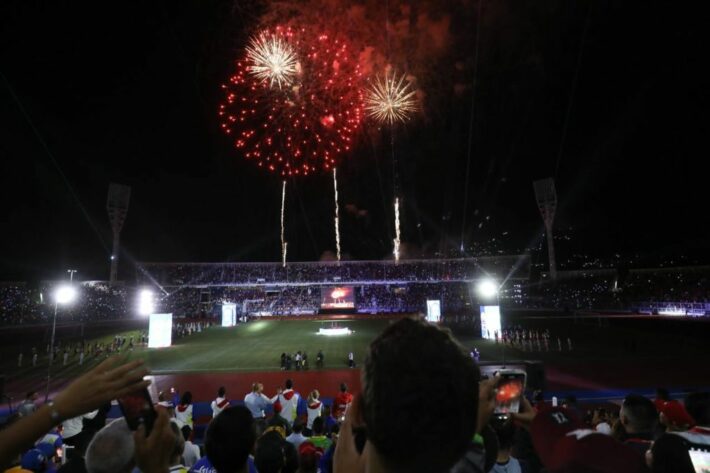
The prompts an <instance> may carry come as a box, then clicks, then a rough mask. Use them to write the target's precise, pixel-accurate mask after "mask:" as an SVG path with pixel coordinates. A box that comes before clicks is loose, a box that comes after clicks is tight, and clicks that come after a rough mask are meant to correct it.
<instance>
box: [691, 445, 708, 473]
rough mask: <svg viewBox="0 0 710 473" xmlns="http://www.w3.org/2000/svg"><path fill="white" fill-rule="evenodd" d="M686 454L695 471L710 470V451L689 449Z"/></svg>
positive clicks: (703, 472) (699, 472)
mask: <svg viewBox="0 0 710 473" xmlns="http://www.w3.org/2000/svg"><path fill="white" fill-rule="evenodd" d="M688 454H689V455H690V461H691V462H692V463H693V468H695V471H696V473H701V472H702V473H708V472H710V451H707V450H695V449H690V450H688Z"/></svg>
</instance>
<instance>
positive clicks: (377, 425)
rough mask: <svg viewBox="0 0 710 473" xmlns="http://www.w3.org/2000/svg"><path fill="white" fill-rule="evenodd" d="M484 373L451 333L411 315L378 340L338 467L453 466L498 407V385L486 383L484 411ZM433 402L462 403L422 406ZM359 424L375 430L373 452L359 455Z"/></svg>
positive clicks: (344, 432)
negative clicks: (495, 392)
mask: <svg viewBox="0 0 710 473" xmlns="http://www.w3.org/2000/svg"><path fill="white" fill-rule="evenodd" d="M413 354H416V356H413ZM479 378H480V374H479V371H478V368H477V367H476V365H475V364H474V362H473V360H471V358H470V357H469V356H467V355H466V353H465V352H464V351H463V349H462V347H461V346H460V345H459V344H458V343H457V342H456V341H455V340H454V339H453V338H452V336H451V334H450V333H449V332H448V331H445V330H442V329H440V328H439V327H437V326H434V325H431V324H428V323H425V322H422V321H418V320H413V319H409V318H406V319H401V320H399V321H397V322H395V323H393V324H392V325H390V326H389V327H387V328H386V329H385V330H384V332H383V333H382V334H380V335H379V336H378V337H377V338H376V339H375V340H374V341H373V342H372V343H371V345H370V349H369V353H368V355H367V357H366V359H365V364H364V368H363V397H362V398H361V401H358V402H354V403H353V404H352V406H351V408H350V409H349V410H348V414H347V415H346V418H345V423H344V424H343V427H342V429H341V430H340V434H339V438H338V444H337V450H336V454H335V464H334V466H335V470H336V471H338V472H339V473H342V472H347V471H362V470H363V469H364V468H365V466H366V464H367V468H368V469H370V470H371V471H372V470H373V469H379V470H380V471H408V472H427V473H438V472H446V471H448V470H449V469H450V468H451V467H452V466H453V465H454V464H455V463H456V462H457V461H458V460H459V459H460V458H461V457H462V456H463V455H464V453H465V452H466V451H467V449H468V447H469V445H470V444H471V439H472V438H474V434H475V433H476V432H477V430H479V429H481V428H482V427H483V425H485V423H486V422H487V415H489V413H490V412H492V410H493V401H494V396H493V389H492V388H493V384H492V383H486V384H483V386H484V393H485V396H482V397H481V400H482V402H481V408H482V412H486V415H481V416H479V415H478V409H479V383H478V381H479ZM426 405H430V406H456V408H455V409H441V410H439V409H422V406H426ZM479 420H480V421H482V425H478V421H479ZM315 425H316V422H314V429H315ZM353 428H356V429H366V430H367V440H366V441H365V447H364V448H365V450H367V451H368V454H367V455H366V456H360V454H359V453H358V449H357V447H356V444H355V438H354V437H353ZM479 466H481V467H482V465H479Z"/></svg>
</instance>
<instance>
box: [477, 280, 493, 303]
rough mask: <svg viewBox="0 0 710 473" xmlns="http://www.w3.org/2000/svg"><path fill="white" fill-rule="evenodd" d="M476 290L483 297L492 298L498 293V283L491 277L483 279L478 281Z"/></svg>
mask: <svg viewBox="0 0 710 473" xmlns="http://www.w3.org/2000/svg"><path fill="white" fill-rule="evenodd" d="M476 291H477V292H478V295H479V296H481V297H482V298H484V299H493V298H494V297H496V296H497V295H498V283H497V282H495V281H494V280H492V279H484V280H483V281H481V282H479V283H478V286H477V287H476Z"/></svg>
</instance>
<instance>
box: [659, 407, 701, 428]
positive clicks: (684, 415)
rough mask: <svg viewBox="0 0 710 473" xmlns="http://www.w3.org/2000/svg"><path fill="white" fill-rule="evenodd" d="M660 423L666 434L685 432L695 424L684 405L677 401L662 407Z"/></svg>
mask: <svg viewBox="0 0 710 473" xmlns="http://www.w3.org/2000/svg"><path fill="white" fill-rule="evenodd" d="M659 422H660V423H661V425H662V426H663V427H665V429H666V432H685V431H686V430H689V429H690V428H691V427H692V426H693V425H694V424H695V422H694V421H693V418H692V417H690V414H688V411H686V410H685V407H683V404H681V403H680V402H678V401H675V400H671V401H666V402H665V403H664V404H663V405H662V406H661V409H660V411H659Z"/></svg>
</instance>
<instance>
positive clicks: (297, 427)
mask: <svg viewBox="0 0 710 473" xmlns="http://www.w3.org/2000/svg"><path fill="white" fill-rule="evenodd" d="M301 432H303V422H301V421H298V420H297V421H296V422H294V423H293V433H294V434H300V433H301Z"/></svg>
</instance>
